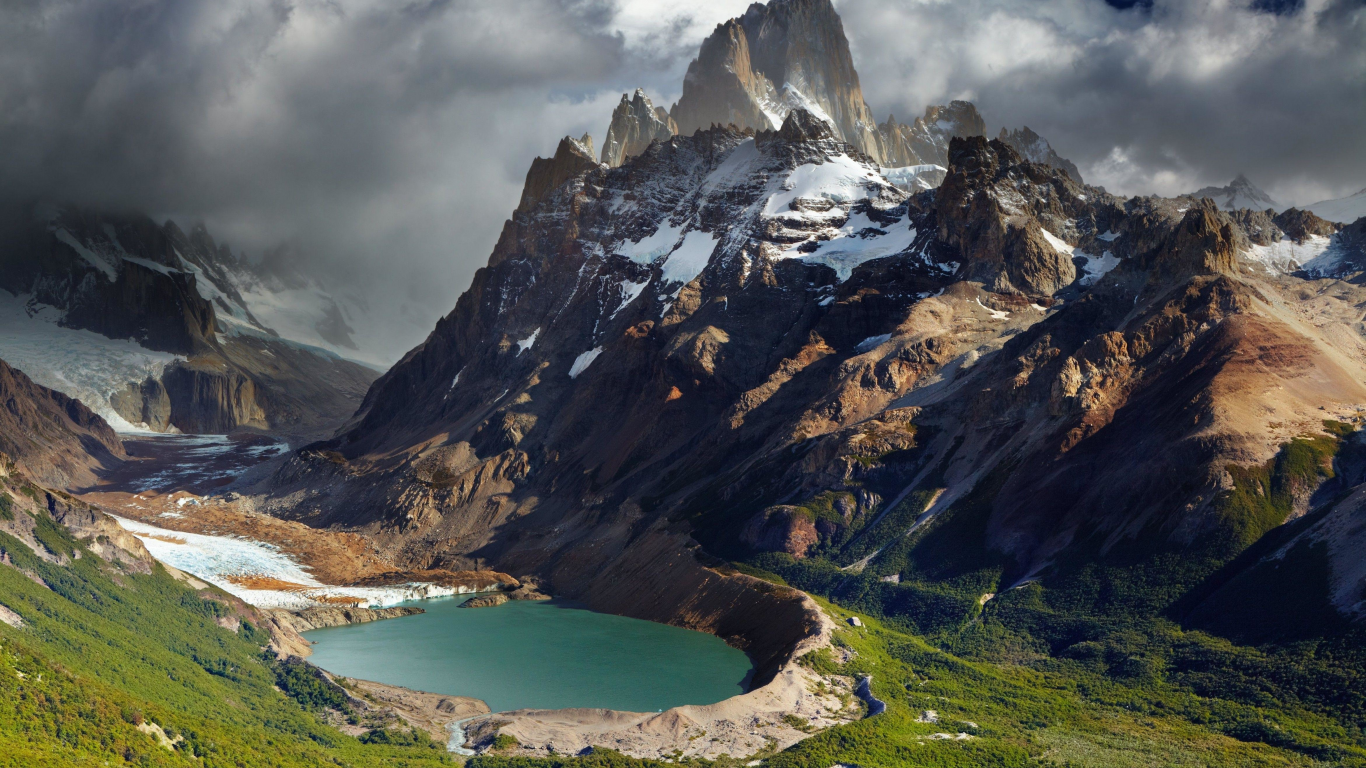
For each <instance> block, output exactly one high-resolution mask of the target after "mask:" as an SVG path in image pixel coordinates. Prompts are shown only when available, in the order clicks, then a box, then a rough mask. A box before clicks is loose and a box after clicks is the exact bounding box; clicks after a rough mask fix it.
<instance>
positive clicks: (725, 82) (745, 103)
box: [670, 0, 881, 158]
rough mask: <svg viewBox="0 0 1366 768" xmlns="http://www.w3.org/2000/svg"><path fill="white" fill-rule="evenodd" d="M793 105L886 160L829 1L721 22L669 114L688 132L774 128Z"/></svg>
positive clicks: (786, 4)
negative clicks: (724, 127)
mask: <svg viewBox="0 0 1366 768" xmlns="http://www.w3.org/2000/svg"><path fill="white" fill-rule="evenodd" d="M795 108H803V109H806V110H807V111H809V112H811V113H812V114H814V115H816V116H817V117H819V118H821V119H822V120H824V121H826V122H828V123H830V124H831V126H833V127H834V129H835V131H836V133H837V134H838V135H839V137H840V138H842V139H843V140H845V141H847V142H849V143H850V144H853V145H854V146H856V147H858V148H859V149H861V150H863V151H864V152H866V153H867V154H869V155H870V156H872V157H875V158H876V157H881V151H880V140H879V138H878V134H877V129H876V120H875V119H874V118H873V113H872V110H871V109H869V108H868V104H867V103H866V102H864V100H863V90H862V88H861V87H860V86H859V79H858V72H857V71H855V70H854V60H853V57H852V56H851V55H850V53H849V41H848V40H847V39H846V38H845V36H844V25H843V24H842V23H841V22H840V18H839V14H837V13H835V9H834V6H832V5H831V4H830V0H773V2H770V3H769V4H768V5H760V4H758V3H755V4H754V5H751V6H750V7H749V10H747V11H745V14H744V15H743V16H741V17H739V18H736V19H731V20H730V21H727V22H725V23H723V24H720V25H718V26H717V27H716V31H715V32H713V33H712V35H711V37H709V38H707V40H706V41H705V42H703V44H702V50H701V52H700V53H699V54H698V57H697V58H696V59H695V60H694V61H693V62H692V64H691V65H689V67H688V74H687V77H686V78H685V79H684V81H683V95H682V97H681V98H680V99H679V101H678V103H677V104H675V105H674V107H673V109H672V110H671V112H670V114H672V115H673V117H674V120H675V121H677V123H678V128H679V130H680V132H682V133H684V134H690V133H692V132H693V131H696V130H698V129H699V128H706V127H709V126H711V125H713V124H719V125H726V124H734V125H736V126H739V127H741V128H754V129H756V130H774V129H777V128H779V127H780V126H781V125H782V121H783V118H785V117H786V116H787V113H788V112H790V111H792V110H793V109H795Z"/></svg>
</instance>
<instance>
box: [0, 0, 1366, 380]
mask: <svg viewBox="0 0 1366 768" xmlns="http://www.w3.org/2000/svg"><path fill="white" fill-rule="evenodd" d="M1111 1H1112V2H1115V3H1118V4H1121V5H1134V7H1132V8H1129V9H1127V10H1120V9H1118V8H1115V7H1112V6H1111V5H1109V4H1107V2H1106V1H1105V0H837V2H836V5H837V7H838V9H839V11H840V13H841V15H842V16H843V18H844V24H845V30H846V32H847V34H848V36H849V38H850V44H851V47H852V49H853V52H854V58H855V63H856V65H857V67H858V71H859V74H860V78H861V80H862V84H863V89H864V93H865V95H866V97H867V100H868V102H869V104H870V105H871V106H872V108H873V111H874V112H875V113H876V114H877V115H878V118H879V119H882V118H883V117H885V116H886V115H887V114H888V113H889V112H895V113H896V115H897V116H898V117H899V118H903V119H909V118H912V117H914V116H915V115H917V114H919V113H921V112H922V111H923V110H924V107H925V105H927V104H932V103H940V102H944V101H947V100H949V99H953V98H966V99H971V100H973V101H975V102H976V103H977V104H978V107H979V109H980V110H981V112H982V114H983V116H984V117H985V118H986V121H987V126H988V129H989V131H990V132H991V133H993V134H994V133H995V132H996V131H998V130H999V129H1000V128H1001V127H1002V126H1003V125H1005V126H1009V127H1017V126H1020V125H1029V126H1030V127H1032V128H1034V129H1035V130H1036V131H1038V132H1039V133H1041V134H1043V135H1044V136H1045V137H1046V138H1048V139H1049V140H1050V141H1051V142H1052V143H1053V145H1054V147H1055V148H1056V149H1057V150H1058V151H1059V152H1060V153H1061V154H1062V155H1064V156H1065V157H1068V158H1070V159H1072V160H1073V161H1075V162H1076V163H1077V164H1078V165H1079V166H1080V167H1081V170H1082V173H1083V175H1084V176H1085V177H1086V179H1087V180H1088V181H1089V182H1092V183H1097V184H1103V185H1105V186H1106V187H1107V188H1109V189H1110V190H1111V191H1112V192H1117V193H1125V194H1139V193H1159V194H1176V193H1180V192H1185V191H1191V190H1193V189H1195V188H1198V187H1200V186H1203V185H1206V184H1224V183H1227V181H1228V180H1229V179H1230V178H1232V177H1233V175H1234V174H1236V173H1238V172H1240V171H1241V172H1244V173H1246V174H1247V175H1248V176H1249V177H1250V178H1251V179H1252V180H1253V181H1254V182H1256V183H1257V184H1259V185H1261V186H1262V187H1263V188H1264V189H1265V190H1267V191H1268V192H1269V193H1270V194H1271V195H1272V196H1273V197H1274V198H1276V199H1277V200H1279V201H1281V202H1282V203H1284V204H1293V203H1300V204H1303V203H1308V202H1313V201H1315V200H1320V199H1324V198H1329V197H1338V196H1342V195H1345V194H1350V193H1352V192H1356V191H1357V190H1360V189H1362V188H1363V187H1366V42H1363V41H1366V2H1364V0H1304V1H1303V2H1296V1H1295V0H1228V1H1219V0H1213V1H1206V2H1201V1H1200V0H1155V2H1153V3H1151V4H1146V3H1142V2H1140V3H1137V4H1134V3H1133V2H1132V0H1128V2H1125V0H1111ZM746 5H747V3H745V2H738V1H737V2H731V1H729V0H703V1H701V2H698V1H696V0H693V1H684V0H660V1H659V2H644V1H643V0H620V1H619V2H612V0H507V1H506V2H498V3H493V2H487V0H430V1H427V2H424V1H423V0H417V1H415V2H407V3H405V2H401V1H400V0H292V1H286V0H4V2H0V147H4V151H3V152H0V195H3V196H6V197H7V198H9V199H10V200H14V199H48V200H56V201H61V200H72V201H76V202H80V203H84V204H90V205H99V206H115V207H120V208H127V209H137V210H143V211H146V212H148V213H151V214H152V215H154V216H156V217H158V218H164V217H174V218H176V219H177V220H178V221H184V222H192V221H195V220H201V219H202V220H204V221H206V222H207V223H208V225H209V227H210V231H211V232H213V233H215V234H216V235H218V236H219V237H220V239H223V238H226V239H227V240H229V241H230V242H231V243H232V244H233V245H234V246H236V247H239V248H243V249H247V250H248V251H249V252H259V250H260V249H262V248H264V247H267V246H270V245H274V244H278V243H281V242H291V243H293V244H295V245H296V246H297V248H296V250H297V252H299V253H301V254H303V258H304V259H306V260H307V263H308V265H309V267H310V268H311V269H314V270H315V271H317V272H319V273H320V274H323V275H325V276H326V277H327V279H329V280H331V281H333V283H334V284H335V285H336V286H337V287H338V290H339V291H346V292H350V293H353V294H364V295H365V296H366V297H367V298H368V299H369V303H370V305H371V307H372V309H373V310H374V312H375V317H376V318H378V319H377V322H379V323H381V324H382V327H383V329H384V332H383V333H382V334H379V335H378V336H376V335H375V334H367V335H369V336H372V337H375V338H380V339H382V340H383V342H384V344H385V346H386V350H387V354H384V353H381V354H380V356H381V357H384V358H387V359H394V358H397V357H398V356H399V355H401V354H402V352H403V351H404V350H406V349H407V348H408V347H409V346H411V345H413V344H415V343H417V342H418V341H420V340H421V339H422V338H423V336H425V334H426V333H427V331H428V330H429V329H430V328H431V326H432V324H433V323H434V322H435V320H436V318H437V317H438V316H439V315H441V314H444V313H445V312H447V311H449V310H450V308H451V307H452V306H453V305H454V302H455V299H456V297H457V296H458V295H459V293H460V292H461V291H463V290H464V288H465V287H466V286H467V285H468V284H469V280H470V277H471V275H472V274H473V272H474V270H475V269H476V268H478V267H479V266H482V265H483V264H484V263H485V261H486V260H487V257H488V253H489V251H490V249H491V248H492V246H493V243H494V241H495V239H496V238H497V235H498V232H499V230H500V228H501V226H502V222H503V221H504V220H505V219H506V218H507V216H508V214H509V213H510V211H511V210H512V208H513V207H514V206H515V204H516V201H517V198H518V194H519V192H520V189H521V184H522V180H523V177H524V175H525V173H526V169H527V166H528V164H529V163H530V161H531V158H532V157H534V156H535V155H537V154H541V155H547V154H549V153H551V152H552V151H553V150H554V147H555V143H556V141H557V140H558V138H559V137H560V136H563V135H565V134H573V135H575V136H577V135H579V134H581V133H583V132H585V131H588V132H590V133H592V134H593V137H594V139H595V140H596V141H597V142H598V144H599V146H600V145H601V141H602V137H603V134H604V133H605V132H606V127H607V121H608V118H609V116H610V113H611V110H612V107H613V106H614V105H615V104H616V102H617V100H618V99H619V98H620V95H621V93H622V92H623V91H625V90H629V89H633V88H634V87H636V86H644V87H645V88H646V89H647V91H648V92H649V93H650V95H651V96H652V97H654V98H655V101H656V103H659V104H663V105H664V106H667V105H668V104H670V103H671V102H672V101H673V100H674V99H676V98H677V96H678V92H679V88H680V85H681V81H682V74H683V71H684V70H685V69H686V66H687V63H688V61H689V59H691V58H692V56H693V55H695V53H696V49H697V46H698V44H699V43H700V42H701V40H702V38H703V37H705V36H706V34H708V33H709V32H710V31H711V29H712V28H713V27H714V26H715V25H716V24H717V23H718V22H720V21H722V20H724V19H726V18H729V17H731V16H735V15H738V14H739V13H741V12H742V11H743V10H744V8H745V6H746ZM1271 6H1274V7H1275V8H1276V9H1277V10H1278V11H1279V12H1270V11H1266V10H1259V8H1266V7H1271Z"/></svg>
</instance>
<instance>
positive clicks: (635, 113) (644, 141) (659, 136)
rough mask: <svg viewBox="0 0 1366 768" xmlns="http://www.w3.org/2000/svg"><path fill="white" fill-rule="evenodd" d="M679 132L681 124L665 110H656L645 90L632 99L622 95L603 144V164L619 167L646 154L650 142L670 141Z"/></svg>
mask: <svg viewBox="0 0 1366 768" xmlns="http://www.w3.org/2000/svg"><path fill="white" fill-rule="evenodd" d="M677 133H678V123H675V122H674V119H673V118H672V117H670V116H669V113H668V111H666V110H665V109H664V108H663V107H656V106H655V105H654V103H653V102H651V101H650V98H649V97H648V96H646V95H645V91H643V90H641V89H639V88H637V89H636V92H635V96H633V97H631V98H627V96H626V94H624V93H623V94H622V95H621V103H620V104H618V105H617V108H616V109H614V110H612V123H611V125H609V126H608V127H607V138H606V139H605V140H604V141H603V143H602V162H604V163H606V164H608V165H610V166H612V167H616V166H618V165H621V164H622V162H624V161H625V160H626V158H628V157H635V156H636V155H638V154H640V153H641V152H644V151H645V148H646V147H648V146H650V142H652V141H656V140H658V141H668V140H669V138H670V137H672V136H674V135H676V134H677Z"/></svg>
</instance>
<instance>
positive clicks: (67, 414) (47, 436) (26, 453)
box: [0, 360, 125, 488]
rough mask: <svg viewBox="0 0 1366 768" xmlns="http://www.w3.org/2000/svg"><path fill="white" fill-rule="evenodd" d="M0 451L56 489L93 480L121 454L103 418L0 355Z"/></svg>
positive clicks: (122, 456)
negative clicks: (99, 470)
mask: <svg viewBox="0 0 1366 768" xmlns="http://www.w3.org/2000/svg"><path fill="white" fill-rule="evenodd" d="M0 404H3V407H0V453H3V454H5V455H7V456H8V457H9V459H10V460H12V461H13V462H14V463H15V464H16V465H18V467H19V468H20V469H21V470H22V471H23V472H25V473H26V474H28V475H29V476H31V477H32V478H34V479H35V480H38V481H39V482H42V483H44V484H47V485H50V486H54V487H57V488H68V487H75V486H78V485H86V484H90V483H93V482H94V480H95V471H96V470H97V469H100V468H112V466H114V465H116V464H117V463H119V462H120V461H121V460H122V459H123V458H124V456H125V454H124V450H123V443H122V441H120V440H119V438H118V435H117V434H115V433H114V430H113V429H112V428H110V426H109V425H108V424H107V423H105V421H104V419H102V418H100V417H99V416H98V415H97V414H95V413H94V412H93V411H91V410H90V409H89V408H86V407H85V405H83V404H82V403H81V402H80V401H79V400H74V399H72V398H70V397H67V396H66V395H64V394H62V393H61V392H58V391H56V390H52V389H48V388H47V387H44V386H42V385H40V384H36V383H34V382H33V380H32V379H30V378H29V377H28V376H26V375H25V374H24V373H23V372H22V371H19V370H17V369H15V368H11V367H10V366H9V364H7V363H6V362H5V361H3V360H0Z"/></svg>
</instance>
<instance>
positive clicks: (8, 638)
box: [0, 489, 451, 768]
mask: <svg viewBox="0 0 1366 768" xmlns="http://www.w3.org/2000/svg"><path fill="white" fill-rule="evenodd" d="M11 490H13V489H11ZM25 506H28V505H18V504H15V503H14V502H13V500H11V502H10V504H8V505H6V507H7V510H8V512H9V514H12V515H26V514H28V515H35V516H36V518H37V519H36V520H35V522H37V523H38V526H37V530H38V531H39V532H41V539H42V541H43V542H44V545H45V547H46V548H47V549H49V550H51V551H52V552H61V553H67V554H74V555H78V557H77V558H76V559H74V560H70V561H68V562H67V563H66V564H64V565H59V564H55V563H52V562H46V561H45V560H44V559H42V558H39V557H38V556H36V555H35V554H34V552H33V550H31V549H30V548H29V547H28V546H27V545H26V544H24V543H23V542H21V541H19V540H18V539H16V538H14V537H13V536H11V535H9V534H5V533H0V553H3V554H0V563H3V564H0V604H3V605H5V606H7V607H8V608H9V609H11V610H12V611H14V612H15V613H17V614H19V615H20V616H21V617H22V619H23V622H24V625H23V626H22V627H19V628H16V627H12V626H10V625H9V624H6V623H0V766H6V767H8V766H15V767H16V768H19V767H22V768H31V767H33V766H54V767H55V766H63V767H64V766H84V765H89V766H118V765H139V766H163V765H164V766H182V765H183V766H205V767H206V768H207V767H209V766H213V767H215V768H216V767H219V766H222V767H225V768H226V767H231V768H238V767H250V768H255V767H256V766H278V767H280V768H284V767H285V766H357V767H359V766H395V767H398V766H414V767H416V766H429V765H443V764H445V765H448V764H451V761H450V758H449V757H448V756H447V755H446V752H445V749H444V745H436V744H431V743H430V742H427V740H425V739H421V738H419V739H417V741H422V742H426V743H423V744H420V745H417V746H393V745H380V744H362V743H361V742H360V741H358V740H356V739H354V738H351V737H349V736H345V735H343V734H342V733H340V732H338V731H337V730H336V729H334V728H331V727H328V726H326V725H324V724H322V723H321V722H320V721H319V719H318V717H316V716H315V715H314V714H312V713H311V712H310V711H308V710H306V709H305V708H304V704H313V703H316V702H312V701H311V700H310V698H309V697H308V695H307V692H306V691H304V692H302V695H300V699H301V700H302V701H303V704H301V703H300V701H296V700H294V699H292V698H290V697H289V696H287V695H286V694H285V693H283V692H282V691H281V690H280V689H279V688H277V687H276V686H277V683H284V684H285V685H286V687H289V688H290V689H291V690H296V689H298V688H299V687H300V686H297V685H293V686H291V685H290V681H289V675H288V672H287V668H286V667H284V666H283V665H281V664H279V663H278V662H276V661H275V660H274V658H273V657H272V656H270V655H269V654H266V653H263V650H262V649H263V647H264V646H265V645H266V644H267V643H268V642H269V640H270V638H269V636H268V634H267V633H266V632H265V631H263V630H261V629H258V628H256V627H253V626H252V625H251V623H250V622H244V623H243V624H242V625H241V626H240V627H239V629H238V630H237V631H236V632H232V631H229V630H227V629H224V628H222V627H220V626H219V625H218V624H217V623H216V622H215V619H217V618H219V617H221V616H225V615H227V614H228V613H229V611H230V610H231V609H230V608H229V607H227V606H226V604H225V603H224V602H220V601H218V600H213V599H204V598H203V597H201V596H200V594H199V593H196V592H195V591H194V590H191V589H190V588H188V587H186V586H184V585H183V584H181V583H180V582H178V581H176V580H175V579H173V578H172V577H171V576H169V575H168V574H167V573H166V572H165V571H164V570H163V569H161V568H160V567H159V566H157V567H155V568H154V570H153V572H152V573H151V574H150V575H141V574H135V573H129V572H125V571H122V570H121V569H118V568H115V567H114V566H111V565H109V564H108V563H106V562H105V561H103V560H101V559H100V558H98V557H96V556H95V555H93V554H91V552H90V551H89V550H88V549H87V548H86V547H85V546H84V545H83V544H82V543H81V542H78V541H76V540H75V539H73V538H72V537H71V536H70V535H69V534H68V533H67V532H66V530H65V529H63V528H62V527H61V526H59V525H57V524H56V523H54V522H53V521H52V520H51V519H50V518H49V517H48V516H47V514H46V512H45V511H43V510H42V509H41V507H37V508H34V509H32V510H28V509H23V508H20V507H25ZM39 580H41V582H43V583H42V584H40V583H38V581H39ZM152 724H156V725H157V726H159V727H161V728H162V729H164V732H165V734H166V736H167V737H169V739H170V740H172V741H174V746H173V747H172V748H167V747H165V746H162V745H160V744H159V743H158V738H157V736H155V735H151V734H149V733H145V732H144V731H143V730H139V726H140V725H141V726H142V728H143V729H145V730H148V731H150V730H152V729H151V727H150V726H151V725H152ZM399 740H407V741H413V739H411V738H409V739H399Z"/></svg>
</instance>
